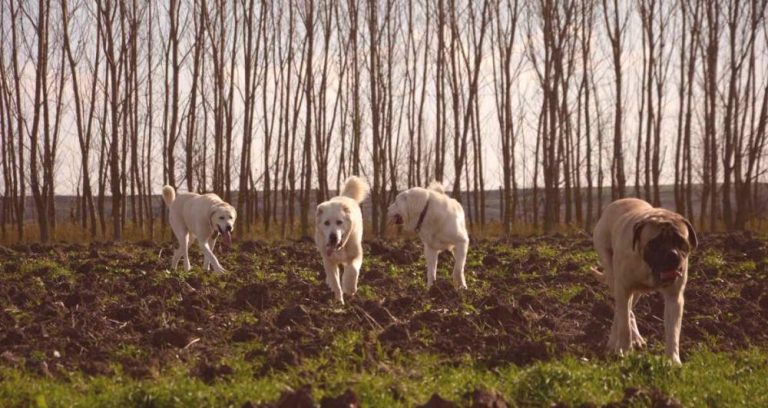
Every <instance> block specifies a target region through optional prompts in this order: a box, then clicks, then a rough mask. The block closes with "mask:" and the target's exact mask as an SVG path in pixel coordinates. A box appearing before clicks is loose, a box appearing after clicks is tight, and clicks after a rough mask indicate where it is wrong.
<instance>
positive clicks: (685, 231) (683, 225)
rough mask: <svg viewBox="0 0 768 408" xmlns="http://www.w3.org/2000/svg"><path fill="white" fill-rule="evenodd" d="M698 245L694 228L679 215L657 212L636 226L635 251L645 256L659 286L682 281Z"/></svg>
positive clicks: (633, 245)
mask: <svg viewBox="0 0 768 408" xmlns="http://www.w3.org/2000/svg"><path fill="white" fill-rule="evenodd" d="M697 246H698V239H697V238H696V231H695V230H694V229H693V225H691V223H690V222H689V221H688V220H687V219H685V218H684V217H683V216H681V215H679V214H677V213H674V212H671V211H667V210H655V211H654V212H653V213H651V214H649V215H648V216H646V217H645V218H643V219H642V220H640V221H638V222H637V223H635V225H634V231H633V237H632V249H633V250H635V251H639V253H640V254H641V255H642V257H643V260H644V261H645V263H646V264H647V265H648V267H649V268H650V269H651V273H652V275H653V279H654V281H655V282H656V284H657V285H668V284H672V283H674V282H675V281H676V280H677V279H678V278H681V277H682V276H683V273H684V271H685V268H686V267H687V265H688V255H689V254H690V253H691V251H693V250H694V249H696V247H697Z"/></svg>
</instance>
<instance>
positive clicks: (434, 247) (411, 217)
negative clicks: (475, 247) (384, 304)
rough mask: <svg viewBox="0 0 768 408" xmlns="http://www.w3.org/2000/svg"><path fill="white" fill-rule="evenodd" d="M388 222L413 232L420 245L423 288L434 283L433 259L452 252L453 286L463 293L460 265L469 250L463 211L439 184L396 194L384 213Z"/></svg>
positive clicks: (435, 265) (462, 271) (462, 269)
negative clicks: (424, 269) (424, 262)
mask: <svg viewBox="0 0 768 408" xmlns="http://www.w3.org/2000/svg"><path fill="white" fill-rule="evenodd" d="M387 213H388V214H389V218H390V221H391V222H392V223H394V224H397V225H404V226H405V228H406V229H409V230H412V231H415V232H416V233H417V234H418V235H419V237H420V238H421V241H422V242H423V243H424V257H425V258H426V260H427V287H431V286H432V285H433V284H434V283H435V279H436V275H437V257H438V255H439V254H440V252H441V251H446V250H447V251H451V252H453V257H454V260H455V263H454V265H453V284H454V286H455V287H456V288H461V289H466V288H467V281H466V279H465V278H464V263H465V262H466V260H467V250H468V249H469V235H468V234H467V227H466V225H465V222H464V209H463V208H462V207H461V204H459V202H458V201H456V200H454V199H452V198H450V197H448V195H446V194H445V189H444V188H443V185H442V184H441V183H440V182H437V181H434V182H432V184H430V185H429V188H421V187H414V188H411V189H408V190H405V191H403V192H402V193H400V194H398V195H397V197H396V198H395V201H394V202H393V203H392V204H391V205H390V206H389V209H388V210H387Z"/></svg>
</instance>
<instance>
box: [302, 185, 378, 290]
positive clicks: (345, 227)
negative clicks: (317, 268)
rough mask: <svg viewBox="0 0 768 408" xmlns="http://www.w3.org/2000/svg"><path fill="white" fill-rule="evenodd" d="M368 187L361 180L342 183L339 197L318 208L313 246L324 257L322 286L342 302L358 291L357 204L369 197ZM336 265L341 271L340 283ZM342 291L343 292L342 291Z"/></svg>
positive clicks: (359, 244) (359, 223) (359, 236)
mask: <svg viewBox="0 0 768 408" xmlns="http://www.w3.org/2000/svg"><path fill="white" fill-rule="evenodd" d="M369 190H370V187H369V186H368V183H366V182H365V180H363V179H362V178H360V177H357V176H352V177H350V178H348V179H347V180H346V181H345V182H344V189H342V191H341V195H339V196H337V197H333V198H331V199H330V200H328V201H325V202H323V203H320V205H318V206H317V213H316V215H315V243H316V244H317V250H318V251H320V255H322V257H323V265H324V267H325V283H327V284H328V287H330V288H331V290H332V291H333V294H334V296H335V297H336V300H338V301H339V302H341V303H342V304H343V303H344V293H346V294H347V295H354V294H355V292H357V279H358V276H359V275H360V267H361V266H362V265H363V245H362V242H363V214H362V212H361V211H360V203H361V202H363V200H365V198H366V197H367V196H368V192H369ZM339 266H341V267H343V268H344V275H343V277H342V283H340V282H339ZM342 289H343V291H342Z"/></svg>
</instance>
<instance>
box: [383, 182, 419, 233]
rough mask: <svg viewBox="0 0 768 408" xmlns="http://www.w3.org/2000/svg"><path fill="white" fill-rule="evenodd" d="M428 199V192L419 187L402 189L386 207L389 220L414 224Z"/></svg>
mask: <svg viewBox="0 0 768 408" xmlns="http://www.w3.org/2000/svg"><path fill="white" fill-rule="evenodd" d="M428 199H429V193H428V192H427V190H426V189H423V188H421V187H414V188H411V189H408V190H405V191H403V192H402V193H400V194H398V195H397V197H395V201H393V202H392V204H390V205H389V208H388V209H387V218H388V219H389V222H390V223H392V224H395V225H414V226H415V223H416V222H417V220H418V218H419V214H420V213H421V211H422V210H423V209H424V206H425V205H426V203H427V200H428Z"/></svg>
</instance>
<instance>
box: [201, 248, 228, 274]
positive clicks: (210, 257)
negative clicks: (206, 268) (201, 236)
mask: <svg viewBox="0 0 768 408" xmlns="http://www.w3.org/2000/svg"><path fill="white" fill-rule="evenodd" d="M198 241H199V243H200V250H201V251H202V252H203V255H204V256H205V261H207V262H210V264H211V265H213V270H214V272H218V273H222V272H225V269H224V267H222V266H221V264H220V263H219V260H218V259H216V256H215V255H214V254H213V251H211V247H209V246H208V242H207V241H203V240H198Z"/></svg>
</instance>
